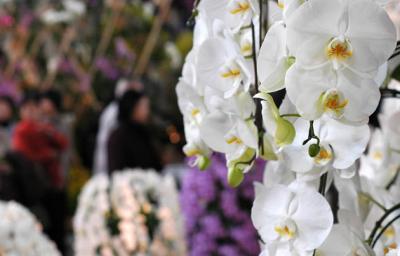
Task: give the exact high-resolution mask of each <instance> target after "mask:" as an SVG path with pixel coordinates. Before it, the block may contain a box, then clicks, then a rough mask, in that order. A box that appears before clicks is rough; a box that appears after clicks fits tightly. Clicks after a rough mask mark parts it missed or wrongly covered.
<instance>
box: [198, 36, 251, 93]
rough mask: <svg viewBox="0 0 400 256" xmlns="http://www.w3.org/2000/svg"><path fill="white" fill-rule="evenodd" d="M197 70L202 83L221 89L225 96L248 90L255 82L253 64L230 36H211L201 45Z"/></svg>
mask: <svg viewBox="0 0 400 256" xmlns="http://www.w3.org/2000/svg"><path fill="white" fill-rule="evenodd" d="M197 72H198V76H199V80H200V82H201V83H202V84H204V85H207V86H210V87H213V88H215V89H218V90H220V91H221V92H223V93H224V96H225V98H229V97H232V96H233V95H234V94H235V93H237V92H238V91H239V90H240V89H243V90H245V91H248V90H249V88H250V85H251V83H252V82H253V81H252V77H253V73H252V68H251V65H249V63H248V62H247V61H246V59H245V58H244V57H243V55H242V53H241V51H240V49H239V46H238V45H237V44H236V43H235V42H234V41H232V40H231V39H229V38H226V39H223V38H218V37H216V38H211V39H208V40H206V41H205V42H204V43H203V44H202V45H201V46H200V48H199V52H198V59H197Z"/></svg>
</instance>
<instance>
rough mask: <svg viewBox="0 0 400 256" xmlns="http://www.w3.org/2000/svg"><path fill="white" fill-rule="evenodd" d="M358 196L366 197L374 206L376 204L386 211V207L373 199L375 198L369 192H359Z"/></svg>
mask: <svg viewBox="0 0 400 256" xmlns="http://www.w3.org/2000/svg"><path fill="white" fill-rule="evenodd" d="M360 196H362V197H364V198H366V199H367V200H368V201H371V202H372V203H374V204H376V206H378V207H379V208H381V209H382V210H384V211H387V209H386V207H385V206H383V205H382V204H381V203H379V202H378V201H376V200H375V198H373V197H372V196H371V195H370V194H367V193H363V192H361V193H360Z"/></svg>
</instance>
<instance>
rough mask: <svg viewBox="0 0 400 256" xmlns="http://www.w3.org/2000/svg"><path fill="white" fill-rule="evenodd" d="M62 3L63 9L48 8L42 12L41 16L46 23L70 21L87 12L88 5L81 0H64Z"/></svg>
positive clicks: (53, 23)
mask: <svg viewBox="0 0 400 256" xmlns="http://www.w3.org/2000/svg"><path fill="white" fill-rule="evenodd" d="M61 3H62V6H63V8H62V9H60V10H58V9H57V10H56V9H54V8H46V10H45V11H43V12H42V13H41V14H40V18H41V20H42V21H43V22H44V23H45V24H48V25H55V24H59V23H70V22H72V21H74V20H76V18H79V17H81V16H83V15H84V14H85V13H86V5H85V3H84V2H83V1H81V0H63V1H61Z"/></svg>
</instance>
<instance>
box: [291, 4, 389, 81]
mask: <svg viewBox="0 0 400 256" xmlns="http://www.w3.org/2000/svg"><path fill="white" fill-rule="evenodd" d="M360 10H362V11H360ZM287 29H288V46H289V49H290V52H291V54H293V55H294V56H295V57H296V61H297V62H299V63H301V65H302V66H304V67H306V68H316V67H321V65H325V64H327V63H332V65H333V68H334V69H340V68H341V67H346V68H349V69H351V70H352V71H354V72H356V73H358V74H359V73H370V72H376V71H377V70H378V68H379V66H381V65H382V64H383V63H384V62H386V61H387V59H388V58H389V57H390V55H391V54H392V53H393V51H394V49H395V46H396V28H395V26H394V24H393V22H392V21H391V20H390V18H389V16H388V15H387V13H386V11H385V10H384V9H382V8H381V7H380V6H379V5H377V4H376V3H375V2H373V1H370V0H331V1H325V0H309V1H306V2H305V3H304V4H302V5H301V6H300V7H299V8H298V9H297V11H296V12H294V13H293V14H292V16H291V17H290V19H289V20H288V21H287Z"/></svg>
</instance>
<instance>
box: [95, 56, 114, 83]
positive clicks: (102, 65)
mask: <svg viewBox="0 0 400 256" xmlns="http://www.w3.org/2000/svg"><path fill="white" fill-rule="evenodd" d="M96 67H97V68H98V69H99V71H100V72H102V73H103V75H104V76H105V77H106V78H108V79H110V80H117V78H118V76H119V72H118V70H117V69H116V68H115V65H113V64H112V62H111V61H110V60H108V59H107V58H105V57H100V58H98V59H97V60H96Z"/></svg>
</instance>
